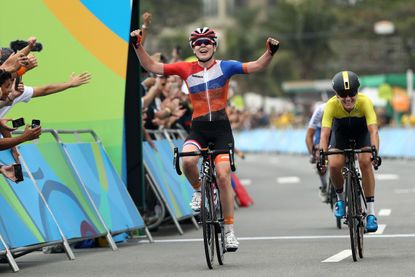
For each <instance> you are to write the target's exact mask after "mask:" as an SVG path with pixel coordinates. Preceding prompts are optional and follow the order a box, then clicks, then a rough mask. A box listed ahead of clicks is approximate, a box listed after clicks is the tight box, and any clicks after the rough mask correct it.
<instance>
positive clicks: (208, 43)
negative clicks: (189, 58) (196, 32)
mask: <svg viewBox="0 0 415 277" xmlns="http://www.w3.org/2000/svg"><path fill="white" fill-rule="evenodd" d="M202 44H204V45H211V44H214V42H213V41H212V40H210V39H207V38H205V39H198V40H196V41H195V42H193V44H192V45H193V47H195V46H201V45H202Z"/></svg>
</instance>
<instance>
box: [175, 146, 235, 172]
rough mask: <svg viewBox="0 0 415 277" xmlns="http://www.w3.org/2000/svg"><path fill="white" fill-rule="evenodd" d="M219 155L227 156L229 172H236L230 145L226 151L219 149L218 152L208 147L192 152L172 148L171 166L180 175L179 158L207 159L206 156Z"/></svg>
mask: <svg viewBox="0 0 415 277" xmlns="http://www.w3.org/2000/svg"><path fill="white" fill-rule="evenodd" d="M219 154H229V163H230V165H231V170H232V172H234V171H235V170H236V167H235V160H234V151H233V148H232V144H229V148H228V149H220V150H212V149H210V146H209V147H208V148H204V149H201V150H198V151H192V152H181V153H180V152H179V148H178V147H175V148H174V156H173V165H174V167H175V169H176V172H177V174H178V175H182V171H181V170H180V162H179V158H180V157H189V156H202V157H208V156H214V155H219Z"/></svg>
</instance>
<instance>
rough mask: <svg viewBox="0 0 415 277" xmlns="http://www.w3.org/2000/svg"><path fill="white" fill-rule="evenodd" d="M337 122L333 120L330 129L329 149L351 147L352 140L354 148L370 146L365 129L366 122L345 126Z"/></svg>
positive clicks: (367, 132)
mask: <svg viewBox="0 0 415 277" xmlns="http://www.w3.org/2000/svg"><path fill="white" fill-rule="evenodd" d="M336 123H338V122H333V127H332V129H331V137H330V144H329V149H333V148H336V149H340V150H344V149H348V148H352V145H351V144H352V141H353V142H354V143H355V145H354V148H355V149H361V148H363V147H367V146H370V134H369V130H368V129H367V126H366V123H364V125H363V123H361V124H354V125H352V126H353V127H351V126H350V127H345V126H344V125H343V126H341V125H340V124H336Z"/></svg>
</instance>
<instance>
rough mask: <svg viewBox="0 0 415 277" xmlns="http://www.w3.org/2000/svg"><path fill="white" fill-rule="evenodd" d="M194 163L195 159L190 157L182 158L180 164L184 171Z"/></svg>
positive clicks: (195, 162)
mask: <svg viewBox="0 0 415 277" xmlns="http://www.w3.org/2000/svg"><path fill="white" fill-rule="evenodd" d="M196 164H197V160H195V159H193V158H190V157H186V158H183V161H182V165H183V169H184V170H185V171H187V170H189V169H190V168H192V167H194V166H196Z"/></svg>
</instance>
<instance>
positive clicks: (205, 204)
mask: <svg viewBox="0 0 415 277" xmlns="http://www.w3.org/2000/svg"><path fill="white" fill-rule="evenodd" d="M200 208H201V209H200V216H201V220H202V229H203V245H204V248H205V256H206V263H207V265H208V267H209V268H210V269H212V268H213V266H212V264H213V258H214V254H215V247H214V244H215V226H214V224H213V213H214V210H213V203H212V190H211V184H210V182H209V181H208V180H207V178H206V177H204V178H202V202H201V207H200Z"/></svg>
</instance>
